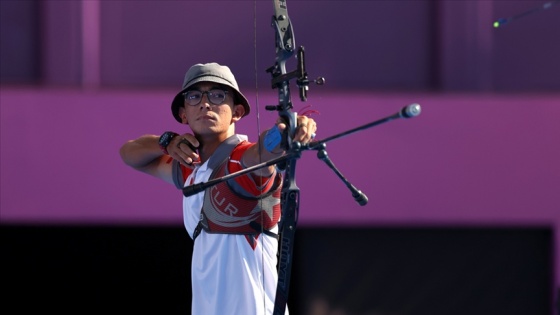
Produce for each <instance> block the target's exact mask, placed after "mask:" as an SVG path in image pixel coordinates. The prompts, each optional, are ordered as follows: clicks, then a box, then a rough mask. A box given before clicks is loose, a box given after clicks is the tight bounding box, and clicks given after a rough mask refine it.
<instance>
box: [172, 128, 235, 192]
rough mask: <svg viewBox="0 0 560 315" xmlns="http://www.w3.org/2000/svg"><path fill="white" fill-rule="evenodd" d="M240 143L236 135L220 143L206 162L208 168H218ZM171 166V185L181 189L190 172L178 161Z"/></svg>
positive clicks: (174, 161)
mask: <svg viewBox="0 0 560 315" xmlns="http://www.w3.org/2000/svg"><path fill="white" fill-rule="evenodd" d="M241 141H242V140H241V138H240V137H239V136H238V135H233V136H231V137H229V138H227V139H226V140H225V141H224V142H222V143H221V144H220V146H219V147H218V148H217V149H216V152H214V154H212V156H211V157H210V160H208V168H210V169H212V170H213V169H215V168H216V167H218V166H219V165H220V164H221V163H222V162H223V161H224V160H225V159H227V158H228V157H229V155H230V153H231V151H232V150H233V149H234V148H235V146H237V145H238V144H239V143H240V142H241ZM172 166H173V168H172V176H173V183H174V184H175V187H177V189H183V187H184V186H185V180H187V177H188V176H189V175H190V173H191V172H192V170H191V169H190V168H188V167H185V166H183V165H181V163H179V161H177V160H175V159H174V160H173V162H172Z"/></svg>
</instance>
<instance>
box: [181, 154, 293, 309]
mask: <svg viewBox="0 0 560 315" xmlns="http://www.w3.org/2000/svg"><path fill="white" fill-rule="evenodd" d="M211 173H212V169H209V168H208V161H206V163H204V164H202V165H200V166H197V167H196V168H195V170H194V171H193V172H192V173H191V175H190V176H189V177H188V178H187V180H186V183H185V186H187V185H190V184H197V183H201V182H206V181H208V179H209V178H210V176H211ZM203 200H204V192H200V193H198V194H195V195H192V196H189V197H183V218H184V224H185V227H186V229H187V232H188V233H189V235H190V236H191V238H192V237H193V233H194V230H195V228H196V226H197V224H198V222H199V220H200V212H201V209H202V204H203ZM271 232H274V233H278V227H277V226H276V227H275V228H274V229H273V230H271ZM277 251H278V240H277V239H275V238H274V237H271V236H268V235H265V234H262V233H261V234H259V236H258V238H257V241H256V246H255V247H254V248H253V247H252V246H251V245H250V243H249V241H248V240H247V237H246V236H245V235H237V234H214V233H206V232H205V231H204V230H203V231H201V233H200V234H199V235H198V236H197V237H196V240H195V241H194V247H193V253H192V265H191V282H192V294H193V297H192V314H193V315H228V314H231V315H245V314H246V315H261V314H272V312H273V310H274V297H275V295H276V284H277V281H278V274H277V269H276V264H277V256H276V254H277ZM285 314H288V310H287V307H286V313H285Z"/></svg>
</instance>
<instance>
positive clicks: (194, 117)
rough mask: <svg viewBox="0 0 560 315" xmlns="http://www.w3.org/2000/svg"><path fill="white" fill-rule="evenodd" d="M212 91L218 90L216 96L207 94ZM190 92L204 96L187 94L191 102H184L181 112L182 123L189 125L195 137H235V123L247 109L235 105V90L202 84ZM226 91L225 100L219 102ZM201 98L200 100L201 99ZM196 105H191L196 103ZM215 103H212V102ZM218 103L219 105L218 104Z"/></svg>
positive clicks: (206, 83) (217, 85)
mask: <svg viewBox="0 0 560 315" xmlns="http://www.w3.org/2000/svg"><path fill="white" fill-rule="evenodd" d="M211 90H218V91H217V92H218V93H216V94H215V95H214V96H211V95H210V94H209V93H205V92H208V91H211ZM188 91H199V92H202V93H203V94H202V95H200V94H198V93H195V94H194V95H191V94H186V95H187V97H189V98H190V101H188V100H186V99H185V100H184V103H183V107H182V108H180V110H179V115H180V116H181V119H182V122H183V123H185V124H189V126H190V128H191V130H192V131H193V132H194V134H195V135H200V136H205V135H222V134H223V135H224V136H230V135H233V133H234V131H235V129H234V128H235V127H234V126H235V122H237V121H238V120H239V119H241V117H243V114H244V113H245V109H244V108H243V105H241V104H234V95H235V94H234V90H233V89H231V88H229V87H226V86H224V85H221V84H217V83H212V82H201V83H198V84H195V85H193V86H192V87H191V88H189V90H187V92H188ZM222 91H225V93H226V94H225V99H224V100H223V102H221V103H220V102H219V101H217V100H220V98H219V96H220V94H221V93H222ZM199 98H200V99H199ZM197 100H198V101H200V102H199V103H198V104H196V105H190V104H189V102H191V103H193V104H194V103H196V102H197ZM211 100H212V101H213V102H212V101H211ZM216 103H218V104H216Z"/></svg>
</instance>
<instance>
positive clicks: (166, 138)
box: [159, 131, 175, 147]
mask: <svg viewBox="0 0 560 315" xmlns="http://www.w3.org/2000/svg"><path fill="white" fill-rule="evenodd" d="M174 136H175V133H173V132H169V131H167V132H165V133H164V134H162V135H161V137H160V138H159V144H160V145H161V146H163V147H166V146H168V145H169V142H171V139H173V137H174Z"/></svg>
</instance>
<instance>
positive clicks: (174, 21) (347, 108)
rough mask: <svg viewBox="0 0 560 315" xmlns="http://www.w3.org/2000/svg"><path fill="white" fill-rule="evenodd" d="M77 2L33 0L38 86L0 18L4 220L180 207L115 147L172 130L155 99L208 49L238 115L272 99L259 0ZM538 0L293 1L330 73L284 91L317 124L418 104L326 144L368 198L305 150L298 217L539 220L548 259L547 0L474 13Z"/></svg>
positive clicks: (554, 196) (554, 85)
mask: <svg viewBox="0 0 560 315" xmlns="http://www.w3.org/2000/svg"><path fill="white" fill-rule="evenodd" d="M13 3H17V2H16V1H7V2H2V9H3V10H2V11H4V12H6V8H8V7H9V6H10V5H13ZM26 3H27V4H28V2H26ZM84 3H85V5H84V6H82V5H81V3H80V2H77V1H44V2H41V6H40V7H39V8H38V10H39V12H40V16H41V18H40V21H41V23H42V24H41V27H40V29H41V31H40V32H38V33H40V36H42V37H41V39H42V40H41V41H40V42H41V43H42V48H41V49H40V50H38V51H35V50H34V49H33V52H34V53H35V54H38V55H36V56H38V58H40V60H41V62H40V66H39V67H40V69H38V71H35V70H37V69H35V70H34V69H29V68H27V67H24V69H25V73H24V74H23V76H24V77H25V76H31V77H32V78H34V79H33V80H28V81H29V82H28V83H35V82H36V81H40V82H43V83H44V84H43V85H42V86H41V87H30V86H14V85H13V83H20V82H21V80H22V79H21V76H18V75H21V73H20V74H16V75H12V73H13V72H12V70H14V69H17V67H18V65H19V64H25V65H29V64H28V63H26V62H28V59H29V60H35V59H34V58H35V57H33V56H34V55H33V52H30V51H29V50H27V51H26V50H25V49H24V48H21V46H17V45H16V47H20V48H21V49H22V50H21V53H20V54H7V53H6V49H9V47H14V46H12V45H5V44H4V43H10V42H12V41H9V40H8V41H6V39H13V42H14V43H17V41H16V39H17V38H18V37H17V36H11V35H10V34H12V35H13V34H14V32H13V31H16V30H18V31H22V30H23V31H24V30H25V28H26V27H27V28H34V27H35V26H34V25H35V24H37V23H28V24H25V21H28V20H29V19H26V18H27V17H28V15H26V14H25V13H21V16H22V19H19V20H18V19H13V21H17V23H19V24H17V27H15V28H14V27H13V25H15V24H11V26H12V28H6V27H2V41H3V45H2V46H3V48H2V49H3V50H2V68H3V70H2V71H3V72H2V74H3V79H2V83H3V84H2V86H1V93H0V110H1V112H0V114H1V115H0V119H1V121H0V122H1V124H0V128H1V134H0V136H1V152H0V158H1V159H0V163H1V172H0V173H1V182H0V184H1V191H0V197H1V198H0V209H1V219H2V222H3V223H10V222H23V223H27V222H33V223H41V224H48V223H59V222H64V223H90V224H134V223H142V224H181V221H182V220H181V209H180V204H181V201H180V198H181V194H180V191H177V190H174V188H172V187H171V186H167V185H166V184H164V183H161V182H159V181H157V180H156V179H151V178H149V177H147V176H145V175H143V174H140V173H137V172H134V171H133V170H131V169H129V168H128V167H126V166H125V165H124V164H123V163H122V162H121V161H120V158H119V155H118V149H119V147H120V145H121V144H122V143H123V142H124V141H126V140H128V139H131V138H135V137H137V136H139V135H141V134H144V133H154V134H159V133H161V132H163V131H165V130H168V129H175V130H176V131H181V127H182V126H181V125H178V124H177V123H176V122H175V121H174V120H173V118H172V117H171V115H170V113H169V103H170V99H171V96H172V95H174V93H175V92H176V87H177V86H179V84H180V81H181V79H182V77H183V74H184V71H185V70H186V68H187V67H188V66H190V64H192V63H195V62H202V61H210V60H216V61H219V62H223V63H226V64H229V65H231V66H232V68H233V69H234V71H235V72H236V73H237V76H238V80H239V82H240V84H241V85H242V86H244V91H246V94H247V95H248V97H249V99H250V100H251V101H252V103H253V104H254V105H253V106H254V108H255V109H254V112H253V113H255V115H251V117H247V118H246V119H244V121H243V122H242V123H241V124H240V125H239V127H238V132H240V133H247V134H249V135H251V136H252V137H253V138H254V135H256V134H257V127H256V126H257V119H256V117H257V115H256V114H257V113H259V114H260V126H261V128H267V127H268V126H270V124H271V123H272V122H273V121H274V115H275V114H274V113H269V112H266V111H264V105H269V104H275V103H276V96H275V95H274V94H273V93H271V92H269V91H270V89H269V81H270V78H269V77H268V75H267V74H266V73H265V72H264V69H266V68H267V67H269V66H270V65H272V62H273V53H274V51H273V42H272V38H273V33H272V30H271V28H270V26H269V23H270V16H271V14H272V12H271V10H272V5H270V6H268V5H265V4H264V3H263V2H261V1H258V5H257V9H256V12H257V17H258V18H257V21H256V22H255V19H254V2H253V1H235V2H233V1H232V2H225V1H221V2H209V1H200V2H194V1H167V2H161V1H159V2H158V1H135V2H133V1H111V2H108V1H107V2H105V1H100V2H96V1H86V2H84ZM539 3H540V2H539ZM535 4H538V3H537V2H534V1H508V2H505V1H495V2H490V1H440V2H433V1H321V2H319V1H299V2H298V1H293V2H290V3H289V13H290V16H291V18H292V22H293V23H294V27H295V31H296V40H297V44H298V45H304V46H305V47H306V49H307V58H308V70H309V71H310V76H311V77H314V76H317V75H322V76H325V77H326V78H327V85H326V86H324V87H311V91H310V94H309V102H308V103H307V104H301V103H299V102H298V103H296V106H295V109H296V110H298V109H301V108H302V106H304V105H308V104H309V105H313V108H314V109H317V110H319V111H320V112H321V114H320V115H316V116H315V118H316V119H317V120H318V122H319V124H320V126H319V132H318V134H319V138H321V137H323V138H324V137H327V136H331V135H334V134H337V133H340V132H343V131H346V130H349V129H352V128H354V127H357V126H360V125H363V124H366V123H369V122H372V121H374V120H377V119H380V118H383V117H385V116H388V115H391V114H393V113H395V112H396V111H398V110H399V109H400V108H401V107H403V106H405V105H407V104H410V103H414V102H418V103H420V104H421V105H422V108H423V113H422V114H421V115H420V116H419V117H417V118H414V119H411V120H396V121H392V122H390V123H388V124H383V125H380V126H377V127H375V128H372V129H369V130H366V131H362V132H360V133H357V134H353V135H350V136H348V137H346V138H342V139H338V140H335V141H333V142H331V143H329V144H328V145H327V152H328V154H329V156H330V157H331V158H332V159H333V162H334V163H335V165H337V167H338V168H339V169H340V170H341V172H342V173H343V174H344V175H345V176H346V177H347V178H348V179H349V180H350V181H351V182H352V183H353V184H354V185H355V186H356V187H358V188H359V189H360V190H362V191H363V192H364V193H365V194H366V195H368V197H369V203H368V204H367V205H366V206H365V207H360V206H359V205H357V204H356V203H355V202H354V200H353V198H352V197H351V196H350V194H349V192H348V190H347V189H346V187H345V186H344V185H343V184H342V182H341V181H340V180H339V179H338V178H337V177H336V176H335V174H334V173H333V172H332V171H330V170H329V169H328V167H327V166H326V165H324V164H323V162H321V161H320V160H318V159H317V158H316V157H315V152H305V153H304V156H303V157H302V158H301V160H300V162H299V163H298V174H297V180H298V186H299V187H300V188H301V191H302V193H301V198H302V200H301V206H300V210H301V212H300V224H301V225H302V226H305V225H307V226H311V225H323V224H336V225H371V226H378V225H384V226H385V225H398V226H402V225H407V226H408V225H411V226H417V225H422V226H424V225H430V226H440V225H441V226H449V225H451V226H457V225H476V226H479V225H508V226H510V225H513V226H550V227H552V228H554V229H555V231H556V244H557V245H556V253H557V260H556V261H560V257H559V256H558V254H559V253H560V236H559V235H560V233H558V231H559V229H560V211H559V210H560V201H559V198H558V196H559V192H560V164H559V163H558V161H560V145H559V144H560V142H559V141H558V135H560V124H559V123H558V117H560V107H559V106H558V105H559V104H560V93H558V91H560V80H558V77H557V75H558V73H560V63H559V62H558V58H557V57H555V56H558V55H560V41H558V40H557V38H558V36H557V35H558V33H559V32H560V31H559V30H560V27H559V26H560V25H559V23H560V19H558V12H559V9H560V7H559V8H554V9H551V10H550V11H549V12H542V13H538V14H534V15H531V16H527V17H525V18H523V19H520V20H518V21H516V22H515V23H512V24H511V25H508V26H507V27H504V28H503V29H498V30H495V29H491V28H490V27H486V26H489V25H491V22H492V21H493V20H494V19H496V18H498V17H504V16H511V15H515V14H518V13H520V12H523V11H524V10H528V9H531V8H533V7H534V5H535ZM154 12H158V14H157V15H154ZM2 14H3V15H2V17H3V19H2V23H6V21H8V19H6V18H5V14H6V13H2ZM24 17H25V18H24ZM14 23H15V22H14ZM219 23H223V25H224V26H225V28H221V27H220V24H219ZM255 23H256V24H257V25H258V27H257V31H256V32H255V31H254V29H253V26H254V24H255ZM3 25H4V24H3ZM254 33H255V34H256V37H255V36H254ZM28 34H35V33H34V32H31V31H30V32H28ZM30 36H33V35H30ZM20 38H21V36H20ZM254 42H256V43H257V48H254ZM28 46H31V47H33V45H31V44H29V45H28ZM255 55H256V56H257V57H256V60H257V61H255ZM6 56H9V57H10V59H9V60H7V57H6ZM18 58H19V59H18ZM255 64H256V67H257V69H258V71H257V77H255V70H254V69H255ZM34 73H40V75H41V77H40V78H39V79H38V80H37V78H36V77H33V76H34V75H35V74H34ZM10 78H17V80H15V79H14V80H10ZM255 85H258V99H257V94H256V92H255ZM83 87H87V88H85V89H83ZM430 90H431V91H433V90H437V92H427V91H430ZM366 91H367V92H366ZM381 91H383V92H381ZM451 91H454V92H451ZM458 91H460V92H458ZM257 105H258V106H257ZM257 107H258V108H259V110H258V111H257ZM556 274H557V276H556V278H557V283H559V284H560V272H558V271H557V272H556Z"/></svg>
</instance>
